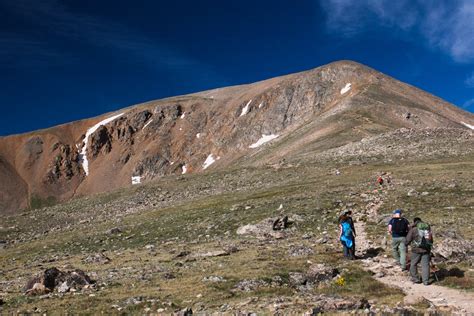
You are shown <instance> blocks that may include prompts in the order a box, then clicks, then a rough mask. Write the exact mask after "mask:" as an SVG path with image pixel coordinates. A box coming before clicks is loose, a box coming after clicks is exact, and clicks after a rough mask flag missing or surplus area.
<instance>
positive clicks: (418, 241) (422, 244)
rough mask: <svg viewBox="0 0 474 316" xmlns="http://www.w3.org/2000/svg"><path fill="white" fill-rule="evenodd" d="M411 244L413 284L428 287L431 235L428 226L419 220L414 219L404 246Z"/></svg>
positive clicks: (431, 245) (417, 218)
mask: <svg viewBox="0 0 474 316" xmlns="http://www.w3.org/2000/svg"><path fill="white" fill-rule="evenodd" d="M410 244H412V248H411V263H410V275H411V279H412V282H413V283H421V282H422V281H423V284H424V285H429V284H430V283H429V279H430V259H431V248H432V247H433V235H432V233H431V227H430V225H429V224H427V223H424V222H423V221H422V220H421V218H419V217H416V218H415V219H414V224H413V226H412V228H411V229H410V232H409V233H408V235H407V238H406V242H405V245H406V246H408V245H410ZM420 262H421V280H420V276H419V275H418V263H420Z"/></svg>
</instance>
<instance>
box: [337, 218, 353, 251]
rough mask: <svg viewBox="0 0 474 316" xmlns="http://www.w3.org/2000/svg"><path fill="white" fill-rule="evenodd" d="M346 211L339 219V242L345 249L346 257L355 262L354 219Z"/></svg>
mask: <svg viewBox="0 0 474 316" xmlns="http://www.w3.org/2000/svg"><path fill="white" fill-rule="evenodd" d="M346 212H347V211H344V212H343V213H342V214H341V216H340V217H339V240H340V241H341V244H342V247H343V253H344V257H346V258H348V259H350V260H354V259H355V256H354V248H353V246H354V230H353V229H352V227H353V224H352V225H351V223H352V218H351V217H350V216H348V215H347V213H346Z"/></svg>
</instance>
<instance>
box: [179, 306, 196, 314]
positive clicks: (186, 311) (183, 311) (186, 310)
mask: <svg viewBox="0 0 474 316" xmlns="http://www.w3.org/2000/svg"><path fill="white" fill-rule="evenodd" d="M192 314H193V310H192V309H191V307H186V308H185V309H182V310H180V311H179V312H178V314H177V315H178V316H189V315H192Z"/></svg>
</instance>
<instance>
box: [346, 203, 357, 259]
mask: <svg viewBox="0 0 474 316" xmlns="http://www.w3.org/2000/svg"><path fill="white" fill-rule="evenodd" d="M345 215H346V216H347V220H348V221H349V224H351V228H352V235H353V237H354V239H353V240H352V254H353V255H354V257H355V247H356V244H355V238H356V237H357V233H356V230H355V227H354V220H353V219H352V211H351V210H346V211H345Z"/></svg>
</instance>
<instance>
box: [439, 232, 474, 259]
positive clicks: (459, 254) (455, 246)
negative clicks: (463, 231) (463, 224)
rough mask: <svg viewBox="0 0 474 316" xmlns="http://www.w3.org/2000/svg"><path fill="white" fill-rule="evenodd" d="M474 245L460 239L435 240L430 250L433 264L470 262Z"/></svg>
mask: <svg viewBox="0 0 474 316" xmlns="http://www.w3.org/2000/svg"><path fill="white" fill-rule="evenodd" d="M473 247H474V243H472V242H470V241H468V240H465V239H462V238H458V237H455V238H452V237H444V238H436V239H435V244H434V247H433V250H432V254H433V257H434V261H435V262H442V261H448V262H453V263H456V262H461V261H466V260H472V258H473V257H474V251H473Z"/></svg>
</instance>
